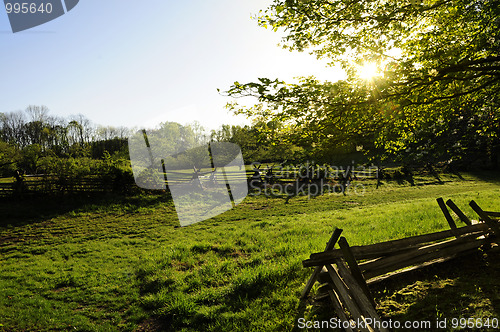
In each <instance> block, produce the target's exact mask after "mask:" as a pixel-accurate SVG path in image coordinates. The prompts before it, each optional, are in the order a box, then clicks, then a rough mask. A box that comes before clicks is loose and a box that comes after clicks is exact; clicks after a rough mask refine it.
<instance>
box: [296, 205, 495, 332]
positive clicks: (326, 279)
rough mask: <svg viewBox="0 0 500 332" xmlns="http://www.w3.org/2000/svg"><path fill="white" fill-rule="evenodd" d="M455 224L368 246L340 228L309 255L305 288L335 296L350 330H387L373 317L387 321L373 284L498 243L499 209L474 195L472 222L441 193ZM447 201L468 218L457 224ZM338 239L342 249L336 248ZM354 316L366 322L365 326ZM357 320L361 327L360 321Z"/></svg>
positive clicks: (450, 220) (449, 218) (338, 312)
mask: <svg viewBox="0 0 500 332" xmlns="http://www.w3.org/2000/svg"><path fill="white" fill-rule="evenodd" d="M437 201H438V204H439V206H440V208H441V209H442V211H443V213H444V215H445V218H446V220H447V221H448V224H449V225H450V229H449V230H446V231H441V232H435V233H431V234H425V235H419V236H413V237H408V238H404V239H400V240H393V241H387V242H382V243H376V244H372V245H366V246H353V247H351V246H349V244H348V242H347V240H346V238H345V237H340V235H341V233H342V230H341V229H338V228H337V229H335V231H334V232H333V234H332V236H331V238H330V241H329V242H328V243H327V245H326V248H325V250H324V251H323V252H318V253H313V254H311V256H310V258H309V259H306V260H304V261H303V262H302V263H303V266H304V267H314V268H315V269H314V272H313V274H312V276H311V278H310V279H309V281H308V282H307V284H306V287H305V289H304V290H303V292H302V294H301V301H302V302H303V301H305V299H306V298H307V296H308V294H309V292H310V291H311V289H312V287H313V285H314V284H315V283H316V282H317V281H318V282H319V283H320V284H321V286H320V287H319V289H318V294H317V296H316V298H317V299H318V298H329V299H330V301H331V303H332V305H333V308H334V310H335V314H336V316H337V317H338V318H339V319H340V320H341V321H342V322H350V324H347V326H346V327H345V330H346V331H355V330H361V331H386V330H387V329H385V328H383V325H382V327H381V326H380V325H374V324H373V322H379V323H380V322H381V320H380V317H379V316H378V314H377V311H376V309H375V308H376V303H375V301H374V299H373V297H372V295H371V293H370V289H369V285H370V284H373V283H376V282H380V281H382V280H385V279H387V278H391V277H393V276H396V275H399V274H402V273H405V272H408V271H411V270H415V269H419V268H422V267H425V266H429V265H431V264H436V263H440V262H444V261H447V260H450V259H452V258H455V257H457V256H460V255H464V254H467V253H471V252H474V251H477V250H478V248H482V249H484V250H488V249H497V248H498V246H497V244H496V241H497V239H498V236H499V235H500V229H499V220H498V219H497V218H500V213H499V212H491V211H484V210H482V209H481V208H480V207H479V206H478V205H477V204H476V203H475V202H474V201H471V203H470V206H471V207H472V209H473V210H474V211H475V212H476V213H477V214H478V215H479V222H476V223H474V222H472V221H471V220H469V218H467V216H466V215H465V214H464V213H463V212H462V211H460V209H459V208H458V207H457V206H456V205H455V204H454V203H453V202H452V201H451V200H448V201H447V202H446V204H445V203H444V201H443V199H441V198H439V199H438V200H437ZM447 206H448V207H449V208H450V209H451V210H452V211H453V212H455V214H456V215H457V217H458V218H459V219H460V220H461V221H462V222H464V223H465V224H466V226H464V227H457V226H456V224H455V221H454V219H453V217H452V216H451V214H450V212H449V211H448V208H447ZM336 243H338V245H339V247H340V248H339V249H335V248H334V246H335V244H336ZM354 322H356V323H359V322H364V323H365V324H364V325H362V326H359V324H354ZM355 326H356V327H355Z"/></svg>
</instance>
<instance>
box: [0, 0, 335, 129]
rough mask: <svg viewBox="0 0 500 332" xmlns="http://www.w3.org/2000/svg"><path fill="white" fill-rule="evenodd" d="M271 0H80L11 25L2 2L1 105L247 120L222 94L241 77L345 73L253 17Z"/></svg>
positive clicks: (212, 123) (211, 121)
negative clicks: (43, 19) (22, 27)
mask: <svg viewBox="0 0 500 332" xmlns="http://www.w3.org/2000/svg"><path fill="white" fill-rule="evenodd" d="M270 2H271V1H270V0H213V1H206V0H205V1H202V0H185V1H173V0H149V1H141V2H135V1H134V2H132V1H124V0H81V1H80V3H79V4H78V5H77V6H76V7H75V8H74V9H73V10H72V11H70V12H68V13H67V14H65V15H63V16H61V17H59V18H57V19H55V20H53V21H51V22H48V23H46V24H44V25H41V26H39V27H36V28H33V29H30V30H27V31H24V32H19V33H16V34H13V33H12V32H11V30H10V25H9V22H8V18H7V14H6V12H5V10H4V9H3V8H0V45H1V50H2V51H1V52H0V75H1V80H0V93H1V95H0V112H9V111H15V110H19V109H24V108H26V106H28V105H30V104H31V105H45V106H47V107H48V108H49V109H50V111H51V114H52V115H58V116H64V117H67V116H69V115H72V114H79V113H81V114H83V115H85V116H86V117H88V118H89V119H90V120H92V121H93V122H94V123H97V124H102V125H114V126H128V127H134V126H141V125H143V124H147V125H148V126H151V125H154V124H156V123H159V122H160V121H176V122H180V123H183V124H184V123H190V122H192V121H194V120H197V121H199V122H200V123H201V124H202V125H203V126H204V127H207V128H217V127H218V126H219V125H221V124H223V123H231V124H242V123H245V121H246V120H245V119H244V118H238V117H234V116H233V115H231V114H230V113H228V111H227V110H226V109H225V108H224V105H225V104H226V103H227V102H229V101H232V99H230V98H227V97H223V96H220V95H219V94H218V92H217V88H220V89H222V90H224V89H227V88H228V87H229V86H230V85H231V84H232V83H233V82H234V81H239V82H242V83H243V82H249V81H253V80H256V79H257V78H258V77H269V78H280V79H285V80H291V79H292V78H293V77H295V76H307V75H311V74H314V75H316V76H317V77H319V78H321V79H328V80H332V81H335V80H337V79H338V78H340V77H341V75H342V73H341V72H339V71H338V70H337V69H335V68H327V67H325V65H324V63H322V62H319V61H317V60H316V59H315V58H314V57H313V56H311V55H308V54H307V53H296V52H295V53H290V52H288V51H286V50H283V49H281V48H279V47H278V46H277V44H278V43H279V41H280V35H279V34H278V33H275V32H273V31H271V30H266V29H264V28H260V27H258V25H257V23H256V22H255V21H253V20H252V19H251V18H250V17H251V15H252V14H255V13H257V12H258V11H259V9H264V8H265V7H266V6H267V5H268V4H269V3H270Z"/></svg>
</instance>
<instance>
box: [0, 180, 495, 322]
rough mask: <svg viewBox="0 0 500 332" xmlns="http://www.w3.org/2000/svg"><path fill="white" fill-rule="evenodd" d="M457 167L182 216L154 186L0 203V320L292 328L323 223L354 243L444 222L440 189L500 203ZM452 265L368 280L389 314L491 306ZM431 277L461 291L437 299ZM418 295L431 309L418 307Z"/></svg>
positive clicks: (323, 234)
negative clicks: (182, 222) (360, 190)
mask: <svg viewBox="0 0 500 332" xmlns="http://www.w3.org/2000/svg"><path fill="white" fill-rule="evenodd" d="M463 176H464V179H463V180H462V179H459V178H457V177H456V176H452V175H442V177H441V179H442V180H443V182H444V183H443V184H438V183H437V182H435V180H433V179H432V178H429V177H426V176H417V177H416V178H415V183H416V185H415V186H410V185H409V184H408V183H404V182H401V181H400V183H397V182H388V183H384V185H382V186H381V187H380V188H379V189H375V183H374V182H373V181H360V182H358V184H363V185H364V186H365V188H366V192H365V194H364V195H356V194H353V193H351V194H349V195H347V196H343V195H341V194H328V195H324V196H319V197H315V198H311V199H309V198H308V197H306V196H303V197H295V198H292V199H291V200H290V201H289V204H285V200H284V199H282V198H267V197H263V196H260V197H247V198H246V199H245V201H244V202H243V203H242V204H240V205H239V206H237V207H236V208H235V209H233V210H231V211H228V212H226V213H224V214H222V215H220V216H218V217H216V218H212V219H210V220H207V221H204V222H201V223H198V224H195V225H192V226H189V227H184V228H181V227H177V225H178V221H177V219H176V216H175V210H174V207H173V204H172V203H171V202H169V200H168V199H166V198H165V197H161V196H138V197H131V198H123V197H117V196H103V197H100V198H95V199H88V198H86V199H85V198H78V197H75V198H65V199H62V200H59V201H48V200H36V201H23V202H15V201H10V202H3V203H2V204H1V206H0V216H1V221H0V266H1V267H0V330H5V331H19V330H29V331H31V330H46V331H48V330H77V331H114V330H128V331H132V330H139V331H142V330H172V331H181V330H184V331H262V330H265V331H275V330H291V329H292V328H293V326H294V324H295V323H296V317H295V316H296V315H297V314H298V312H297V306H298V297H299V294H300V292H301V290H302V288H303V287H304V284H305V282H306V281H307V279H308V277H309V275H310V274H311V270H310V269H305V268H303V267H302V264H301V261H302V260H303V259H306V258H308V257H309V255H310V254H311V253H312V252H318V251H321V250H323V249H324V246H325V242H326V241H327V240H328V238H329V237H330V235H331V232H332V230H333V229H334V227H340V228H343V229H344V233H343V235H344V236H346V238H347V239H348V241H349V243H350V244H351V245H360V244H369V243H375V242H379V241H384V240H389V239H396V238H402V237H405V236H411V235H416V234H424V233H428V232H432V231H436V230H442V229H447V228H448V226H447V223H446V221H445V219H444V217H443V216H442V213H441V211H440V210H439V207H438V205H437V204H436V202H435V199H436V198H437V197H443V198H445V199H448V198H452V199H453V200H454V201H455V202H456V203H457V205H458V206H459V207H461V208H463V210H464V211H465V212H466V214H467V215H469V217H471V218H476V217H475V215H474V213H473V211H472V210H471V209H470V208H469V207H468V202H469V201H470V200H471V199H474V200H475V201H476V202H477V203H478V204H479V205H480V206H482V207H483V208H485V209H488V210H497V211H500V200H499V197H500V182H499V180H498V179H499V178H498V177H497V176H495V175H492V174H489V175H484V174H483V175H480V176H479V175H471V174H468V175H463ZM488 262H489V261H488V260H479V263H478V264H483V265H484V266H489V267H491V264H490V263H488ZM470 264H474V261H472V263H470ZM488 264H490V265H488ZM450 269H451V268H449V269H447V270H446V271H448V270H450ZM451 270H452V269H451ZM496 271H497V272H500V271H498V270H496ZM448 272H449V271H448ZM460 272H461V271H457V272H456V273H455V274H453V271H452V272H449V273H448V274H446V275H443V276H437V274H436V273H435V274H433V275H431V277H430V279H425V278H427V277H426V275H424V276H420V277H418V278H420V279H422V280H420V279H415V280H411V279H408V280H405V281H404V282H400V283H399V284H398V283H397V282H394V285H392V286H391V287H385V286H383V287H382V288H379V289H377V291H376V292H375V293H376V297H377V301H378V302H379V310H380V312H382V313H383V316H384V317H387V318H393V319H409V318H412V319H413V318H416V319H431V318H433V319H434V320H435V317H446V315H456V314H458V313H459V312H460V313H464V312H467V313H468V314H470V315H477V316H478V317H479V316H480V317H486V316H491V315H494V316H495V317H499V313H498V312H497V311H495V310H498V309H496V308H498V304H499V302H498V301H499V298H498V295H496V297H495V296H493V295H491V292H492V291H493V290H495V289H496V288H494V289H493V290H492V289H490V288H488V289H487V291H485V290H484V289H483V290H482V292H483V293H482V292H480V291H478V290H477V289H476V288H475V286H474V285H476V286H477V285H478V283H475V282H470V283H468V282H467V280H463V279H460V278H461V277H463V275H461V274H460ZM457 273H458V274H457ZM499 276H500V275H499V274H496V275H493V276H483V278H490V279H487V280H483V283H486V284H488V283H490V284H492V283H493V280H496V279H498V277H499ZM424 277H425V278H424ZM419 282H420V284H419ZM415 283H417V284H416V286H415ZM480 284H481V283H480ZM493 284H494V283H493ZM412 285H413V286H412ZM481 285H482V284H481ZM494 285H496V284H494ZM384 287H385V288H384ZM405 287H413V288H411V289H412V291H409V290H408V289H406V288H405ZM439 287H441V288H439ZM495 287H496V286H495ZM483 288H484V287H483ZM439 289H446V290H447V291H448V292H451V293H453V292H454V291H455V290H456V296H457V297H459V298H466V299H468V300H463V301H462V302H460V301H457V300H456V297H454V298H452V299H453V301H452V300H451V299H450V301H445V302H446V303H444V304H443V305H436V303H434V302H435V301H434V300H435V296H438V295H439V292H438V291H437V290H439ZM449 289H451V291H449ZM496 290H498V289H496ZM401 292H402V293H401ZM484 292H486V293H487V296H486V295H484V294H485V293H484ZM398 294H406V295H404V296H402V295H398ZM496 294H498V292H497V293H496ZM433 301H434V302H433ZM478 303H481V305H476V306H474V304H478ZM450 306H452V307H453V308H449V307H450ZM420 307H422V308H427V309H428V310H423V311H422V314H421V315H420V314H418V312H417V309H418V308H420ZM466 309H467V310H466ZM329 310H330V309H329V308H328V307H324V306H323V307H316V306H309V307H308V308H307V310H306V312H305V313H304V315H305V316H306V317H307V318H308V319H313V318H314V317H327V318H328V317H329V315H330V311H329ZM449 317H450V318H451V316H449ZM473 317H474V316H473Z"/></svg>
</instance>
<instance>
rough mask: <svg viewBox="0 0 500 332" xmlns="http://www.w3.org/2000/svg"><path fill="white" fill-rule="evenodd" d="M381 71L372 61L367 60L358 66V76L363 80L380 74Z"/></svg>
mask: <svg viewBox="0 0 500 332" xmlns="http://www.w3.org/2000/svg"><path fill="white" fill-rule="evenodd" d="M381 75H382V72H381V71H380V70H379V68H378V66H377V64H376V63H374V62H367V63H365V64H363V65H362V66H359V67H358V76H359V77H360V78H361V79H363V80H372V79H373V78H375V77H376V76H381Z"/></svg>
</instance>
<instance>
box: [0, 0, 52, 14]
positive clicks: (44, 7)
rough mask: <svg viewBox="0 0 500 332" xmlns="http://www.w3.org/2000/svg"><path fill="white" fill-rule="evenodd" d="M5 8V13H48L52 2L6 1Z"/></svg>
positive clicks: (50, 11) (50, 10)
mask: <svg viewBox="0 0 500 332" xmlns="http://www.w3.org/2000/svg"><path fill="white" fill-rule="evenodd" d="M5 10H6V11H7V14H11V13H14V14H44V13H47V14H50V13H52V4H51V3H50V2H47V3H43V2H42V3H41V4H36V3H34V2H22V3H19V2H14V3H10V2H6V3H5Z"/></svg>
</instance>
